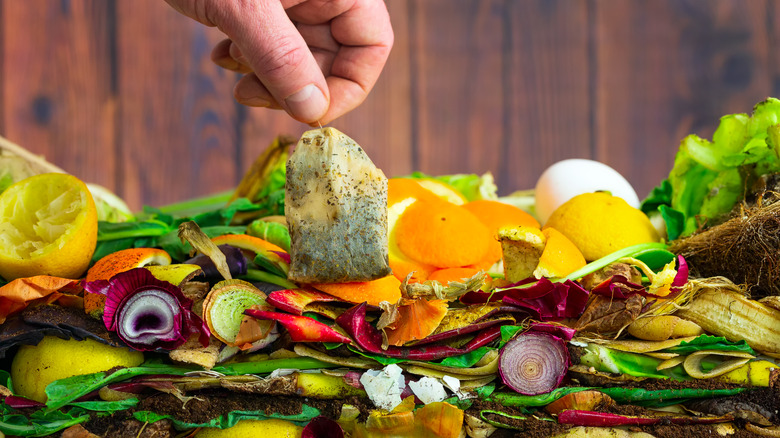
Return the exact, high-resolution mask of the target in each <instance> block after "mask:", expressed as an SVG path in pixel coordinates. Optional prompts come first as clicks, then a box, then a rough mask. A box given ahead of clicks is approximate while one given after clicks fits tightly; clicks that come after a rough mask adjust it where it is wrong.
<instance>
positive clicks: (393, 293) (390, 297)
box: [311, 275, 401, 306]
mask: <svg viewBox="0 0 780 438" xmlns="http://www.w3.org/2000/svg"><path fill="white" fill-rule="evenodd" d="M311 287H313V288H314V289H318V290H321V291H323V292H327V293H329V294H330V295H333V296H334V297H337V298H339V299H342V300H344V301H347V302H349V303H363V302H366V303H368V304H370V305H372V306H379V304H380V303H381V302H382V301H387V302H390V303H395V302H397V301H398V299H399V298H401V282H400V281H399V280H398V279H397V278H395V276H393V275H388V276H386V277H383V278H379V279H377V280H371V281H356V282H352V283H313V284H311Z"/></svg>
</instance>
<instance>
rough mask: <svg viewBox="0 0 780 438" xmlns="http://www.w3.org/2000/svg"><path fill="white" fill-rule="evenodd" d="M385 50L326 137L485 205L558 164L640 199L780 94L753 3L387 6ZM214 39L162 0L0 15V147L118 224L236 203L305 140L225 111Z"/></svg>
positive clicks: (761, 12)
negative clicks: (263, 160) (80, 194)
mask: <svg viewBox="0 0 780 438" xmlns="http://www.w3.org/2000/svg"><path fill="white" fill-rule="evenodd" d="M387 5H388V8H389V10H390V13H391V16H392V20H393V24H394V29H395V34H396V40H395V47H394V49H393V52H392V54H391V58H390V60H389V62H388V64H387V67H386V69H385V71H384V73H383V75H382V77H381V79H380V81H379V83H378V84H377V85H376V88H375V89H374V91H373V93H372V94H371V95H370V96H369V98H368V100H367V101H366V102H365V103H364V104H363V105H362V106H361V107H359V108H358V109H357V110H355V111H353V112H352V113H350V114H348V115H347V116H344V117H343V118H341V119H339V120H337V121H336V122H334V123H333V124H332V125H333V126H335V127H337V128H339V129H341V130H343V131H344V132H346V133H347V134H349V135H350V136H352V137H353V138H355V139H356V140H357V141H358V142H359V143H360V144H361V145H362V146H363V147H364V148H365V149H366V150H367V151H368V153H369V154H370V155H371V156H372V158H373V159H374V161H375V162H376V163H377V164H378V165H379V166H381V167H382V168H383V169H384V170H385V173H386V174H388V175H389V176H394V175H402V174H406V173H408V172H410V171H412V170H421V171H424V172H429V173H433V174H444V173H455V172H478V173H482V172H486V171H490V172H492V173H493V175H494V176H495V177H496V180H497V182H498V185H499V187H500V190H501V192H502V193H508V192H510V191H513V190H516V189H525V188H531V187H533V185H534V183H535V181H536V179H537V178H538V176H539V175H540V174H541V172H542V171H543V170H544V168H545V167H546V166H548V165H550V164H552V163H553V162H555V161H557V160H560V159H564V158H572V157H584V158H593V159H597V160H600V161H603V162H605V163H607V164H609V165H611V166H613V167H615V168H616V169H617V170H619V171H620V172H621V173H623V174H624V175H625V176H626V177H627V178H628V179H629V180H630V181H631V182H632V183H633V184H634V186H635V188H636V189H637V191H638V192H639V194H640V196H644V195H646V194H647V193H648V192H649V190H650V189H651V188H652V187H653V186H654V185H655V184H657V183H658V182H660V180H661V179H662V178H663V177H664V176H665V175H666V174H667V173H668V171H669V169H670V168H671V165H672V162H673V158H674V153H675V151H676V150H677V147H678V145H679V141H680V140H681V139H682V138H683V137H684V136H685V135H686V134H688V133H691V132H696V133H698V134H699V135H702V136H706V137H709V136H711V134H712V131H713V129H714V127H715V126H716V125H717V121H718V118H719V117H720V116H721V115H723V114H726V113H732V112H749V111H750V109H751V107H752V105H753V104H755V103H757V102H759V101H760V100H762V99H763V98H765V97H767V96H773V95H777V94H778V91H779V90H778V88H780V81H778V77H780V76H778V73H779V72H780V61H778V57H777V56H770V55H772V54H775V53H776V52H777V49H778V38H779V35H778V29H779V28H780V8H778V7H777V6H776V3H775V2H773V1H771V0H750V1H745V0H387ZM220 39H221V36H220V35H219V32H218V31H216V30H215V29H209V28H206V27H204V26H202V25H200V24H198V23H195V22H194V21H191V20H189V19H187V18H185V17H183V16H180V15H178V14H177V13H176V12H174V11H173V10H172V9H171V8H170V7H169V6H168V5H167V4H165V3H164V2H163V1H162V0H132V1H131V0H60V1H52V0H24V1H21V0H0V134H2V135H4V136H6V137H8V138H9V139H11V140H13V141H15V142H16V143H18V144H21V145H23V146H25V147H27V148H28V149H30V150H32V151H34V152H36V153H39V154H43V155H45V156H46V157H47V158H48V159H49V160H50V161H52V162H54V163H56V164H58V165H59V166H61V167H63V168H65V169H67V170H68V171H70V172H72V173H74V174H76V175H77V176H79V177H81V178H82V179H84V180H87V181H90V182H97V183H100V184H103V185H105V186H107V187H109V188H111V189H113V190H115V191H116V192H117V193H118V194H119V195H121V196H122V197H124V198H125V199H126V200H127V201H128V203H129V204H130V205H131V206H132V207H133V208H140V207H141V206H142V205H143V204H149V205H157V206H159V205H163V204H166V203H170V202H174V201H178V200H183V199H187V198H191V197H195V196H200V195H205V194H209V193H213V192H217V191H222V190H226V189H229V188H231V187H234V186H235V184H236V183H237V181H238V180H239V178H240V176H241V175H242V174H243V172H244V171H245V170H246V169H247V168H248V166H249V164H250V163H251V161H252V160H253V159H254V158H255V157H256V156H257V155H258V154H259V153H260V152H261V151H262V150H263V149H264V148H265V146H266V145H267V144H268V143H269V142H270V141H271V140H272V138H273V137H274V136H276V135H278V134H291V135H299V134H300V133H301V132H303V130H305V129H306V128H307V127H306V126H304V125H302V124H300V123H297V122H295V121H293V120H292V119H290V118H288V117H287V116H285V115H284V114H281V113H279V112H275V111H271V110H264V109H253V108H246V107H243V106H241V105H237V104H236V103H235V102H234V101H233V99H232V87H233V85H234V83H235V81H236V80H237V76H236V75H235V74H232V73H228V72H225V71H222V70H220V69H219V68H217V67H216V66H214V65H212V64H211V62H210V61H209V56H208V55H209V52H210V50H211V47H212V46H213V45H214V44H215V43H216V42H217V41H219V40H220Z"/></svg>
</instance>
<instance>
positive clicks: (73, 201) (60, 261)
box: [0, 173, 98, 280]
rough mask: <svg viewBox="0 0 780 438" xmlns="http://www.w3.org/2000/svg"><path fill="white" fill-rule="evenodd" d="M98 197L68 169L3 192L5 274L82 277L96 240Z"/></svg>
mask: <svg viewBox="0 0 780 438" xmlns="http://www.w3.org/2000/svg"><path fill="white" fill-rule="evenodd" d="M97 229H98V219H97V210H96V209H95V201H94V200H93V199H92V195H91V194H90V192H89V189H88V188H87V185H86V184H84V182H82V181H81V180H79V179H78V178H76V177H75V176H72V175H67V174H64V173H44V174H41V175H35V176H31V177H29V178H26V179H23V180H21V181H19V182H17V183H15V184H13V185H11V186H10V187H8V188H7V189H6V190H5V191H4V192H3V193H2V194H0V275H2V276H3V278H5V279H6V280H13V279H16V278H20V277H32V276H34V275H53V276H56V277H64V278H73V279H76V278H79V277H80V276H81V275H82V274H83V273H84V271H86V270H87V267H88V266H89V262H90V260H92V254H93V253H94V252H95V245H96V244H97Z"/></svg>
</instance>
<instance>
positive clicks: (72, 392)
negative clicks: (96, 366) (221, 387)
mask: <svg viewBox="0 0 780 438" xmlns="http://www.w3.org/2000/svg"><path fill="white" fill-rule="evenodd" d="M198 369H200V368H197V367H189V366H179V365H165V364H158V363H145V364H143V365H141V366H139V367H130V368H120V369H118V370H116V371H114V372H113V373H110V374H109V373H106V372H100V373H93V374H82V375H78V376H72V377H68V378H65V379H60V380H55V381H54V382H52V383H50V384H49V386H47V387H46V397H47V401H46V407H47V409H48V410H49V411H53V410H55V409H59V408H61V407H63V406H65V405H67V404H69V403H71V402H73V401H74V400H76V399H78V398H79V397H81V396H83V395H86V394H89V393H90V392H92V391H95V390H98V389H100V388H102V387H103V386H106V385H108V384H109V383H114V382H120V381H122V380H127V379H129V378H131V377H135V376H143V375H152V374H174V375H177V376H181V375H184V374H186V373H188V372H191V371H194V370H198Z"/></svg>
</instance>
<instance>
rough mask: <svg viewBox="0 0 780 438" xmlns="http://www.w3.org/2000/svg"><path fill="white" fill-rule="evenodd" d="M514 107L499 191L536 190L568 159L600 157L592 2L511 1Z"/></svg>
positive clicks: (509, 74) (509, 84) (509, 68)
mask: <svg viewBox="0 0 780 438" xmlns="http://www.w3.org/2000/svg"><path fill="white" fill-rule="evenodd" d="M508 5H509V8H508V9H509V10H508V23H507V28H508V35H509V38H508V41H507V45H506V47H505V49H504V55H505V56H506V58H507V60H508V62H507V65H506V70H505V78H506V79H505V82H506V88H507V91H506V92H507V96H508V103H507V108H506V110H505V112H504V118H505V120H506V122H505V123H506V125H507V130H508V133H507V139H506V143H505V151H504V154H505V155H504V159H503V160H502V167H501V168H500V169H501V172H500V173H499V175H500V178H498V181H499V187H503V188H504V189H506V190H517V189H528V188H533V187H534V185H535V184H536V180H537V179H538V178H539V176H540V175H541V173H542V171H543V170H544V169H546V168H547V167H548V166H550V165H551V164H553V163H554V162H556V161H559V160H562V159H566V158H593V150H592V149H593V145H592V127H591V119H590V114H591V108H592V105H593V102H592V99H591V90H590V88H589V87H590V85H591V71H590V57H589V55H590V48H589V40H588V38H589V29H590V27H589V26H590V24H591V22H590V16H589V9H588V4H587V3H586V2H570V1H566V0H561V1H548V0H538V1H533V2H511V1H510V2H508Z"/></svg>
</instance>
